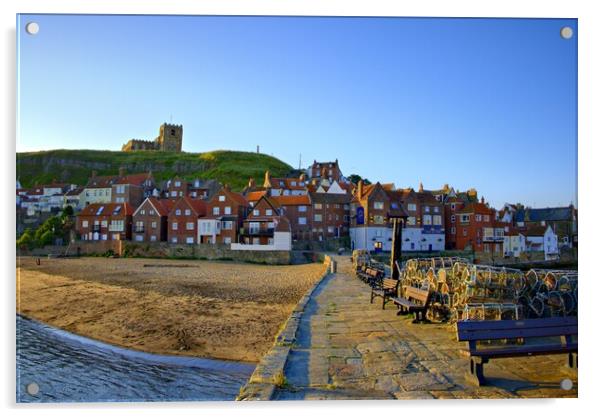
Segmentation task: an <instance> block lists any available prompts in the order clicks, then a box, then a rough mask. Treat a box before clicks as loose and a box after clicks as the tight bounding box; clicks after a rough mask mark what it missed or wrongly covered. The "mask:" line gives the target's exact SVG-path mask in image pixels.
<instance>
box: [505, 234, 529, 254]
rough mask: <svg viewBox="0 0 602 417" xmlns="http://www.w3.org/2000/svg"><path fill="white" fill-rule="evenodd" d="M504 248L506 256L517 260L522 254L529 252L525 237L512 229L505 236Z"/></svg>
mask: <svg viewBox="0 0 602 417" xmlns="http://www.w3.org/2000/svg"><path fill="white" fill-rule="evenodd" d="M503 248H504V249H503V250H504V255H505V256H514V257H515V258H518V257H519V256H520V254H521V253H523V252H525V251H526V250H527V240H526V238H525V235H524V234H522V233H521V232H519V231H517V230H515V229H510V230H509V231H508V232H507V233H506V234H505V235H504V246H503Z"/></svg>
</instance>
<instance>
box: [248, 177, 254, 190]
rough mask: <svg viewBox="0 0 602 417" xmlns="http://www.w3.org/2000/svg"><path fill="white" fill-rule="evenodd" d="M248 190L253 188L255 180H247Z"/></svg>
mask: <svg viewBox="0 0 602 417" xmlns="http://www.w3.org/2000/svg"><path fill="white" fill-rule="evenodd" d="M249 188H255V180H254V179H253V178H252V177H251V178H249Z"/></svg>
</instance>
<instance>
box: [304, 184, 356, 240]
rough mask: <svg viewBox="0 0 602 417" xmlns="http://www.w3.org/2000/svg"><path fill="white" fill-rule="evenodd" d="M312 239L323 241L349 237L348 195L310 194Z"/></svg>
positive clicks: (349, 202)
mask: <svg viewBox="0 0 602 417" xmlns="http://www.w3.org/2000/svg"><path fill="white" fill-rule="evenodd" d="M310 196H311V202H312V213H311V214H312V216H311V226H312V239H313V240H317V241H323V240H328V239H335V238H340V237H344V236H349V210H350V204H351V195H350V194H338V193H333V194H330V193H327V192H324V193H317V192H316V193H311V194H310Z"/></svg>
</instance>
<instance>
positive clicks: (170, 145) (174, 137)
mask: <svg viewBox="0 0 602 417" xmlns="http://www.w3.org/2000/svg"><path fill="white" fill-rule="evenodd" d="M182 130H183V129H182V125H172V124H168V123H163V124H162V125H161V127H160V128H159V136H158V137H157V139H155V142H157V146H158V150H160V151H168V152H182V133H183V132H182Z"/></svg>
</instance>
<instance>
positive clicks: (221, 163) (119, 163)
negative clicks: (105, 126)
mask: <svg viewBox="0 0 602 417" xmlns="http://www.w3.org/2000/svg"><path fill="white" fill-rule="evenodd" d="M120 167H124V168H126V170H127V172H128V173H139V172H148V171H149V170H150V171H152V172H153V175H154V177H155V179H156V180H157V181H161V180H165V179H168V178H171V177H173V176H174V175H178V176H180V177H182V178H185V179H193V178H203V179H209V178H214V179H217V180H218V181H220V182H221V183H222V184H230V186H231V187H232V188H233V189H234V190H241V189H242V188H243V187H244V186H245V185H246V184H247V182H248V180H249V177H253V178H255V179H256V180H260V181H261V180H262V179H263V175H264V173H265V171H266V170H269V171H270V172H271V173H272V174H273V175H274V176H285V175H286V174H288V173H289V172H290V171H291V170H292V167H291V166H290V165H288V164H286V163H284V162H282V161H280V160H279V159H276V158H274V157H272V156H269V155H264V154H258V153H252V152H236V151H213V152H205V153H185V152H182V153H176V152H153V151H137V152H114V151H93V150H65V149H57V150H52V151H41V152H24V153H17V178H18V179H19V181H20V182H21V184H22V186H23V187H32V186H34V185H38V184H47V183H50V182H52V181H54V180H56V181H58V182H68V183H73V184H78V185H83V184H85V183H86V182H87V180H88V177H89V176H90V174H91V172H92V171H93V170H95V171H97V173H98V175H116V174H117V173H118V171H119V168H120Z"/></svg>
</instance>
